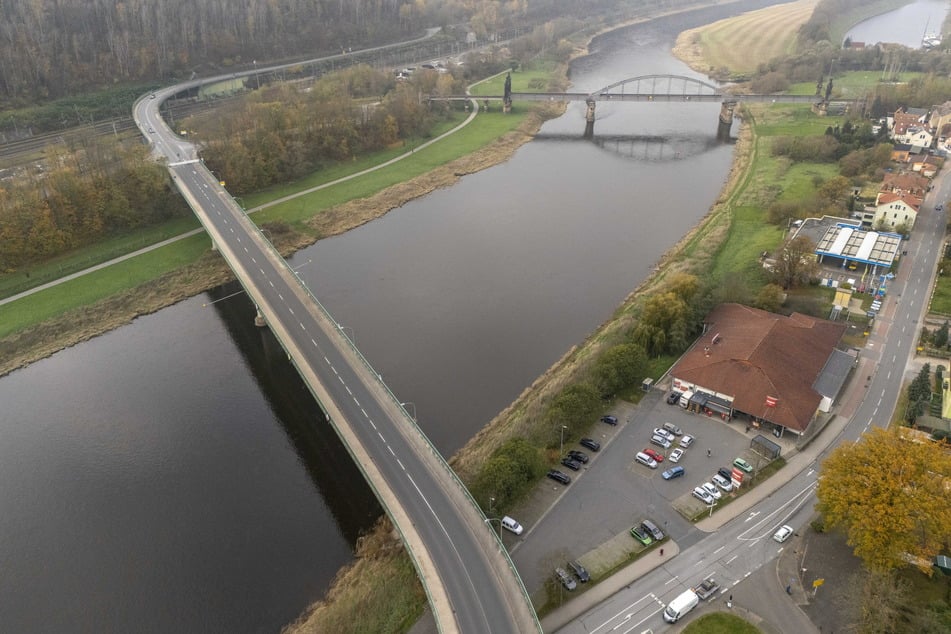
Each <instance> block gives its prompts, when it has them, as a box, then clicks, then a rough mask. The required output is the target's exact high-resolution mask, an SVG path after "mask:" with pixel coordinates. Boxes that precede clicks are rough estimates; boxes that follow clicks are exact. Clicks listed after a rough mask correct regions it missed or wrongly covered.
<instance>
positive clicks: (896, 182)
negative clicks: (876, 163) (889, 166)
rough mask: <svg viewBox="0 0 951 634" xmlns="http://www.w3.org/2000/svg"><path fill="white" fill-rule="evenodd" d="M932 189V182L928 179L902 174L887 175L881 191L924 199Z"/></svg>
mask: <svg viewBox="0 0 951 634" xmlns="http://www.w3.org/2000/svg"><path fill="white" fill-rule="evenodd" d="M930 187H931V181H929V180H928V179H927V178H924V177H923V176H920V175H918V174H912V173H909V172H901V173H898V174H894V173H892V174H885V180H884V181H882V186H881V188H880V189H879V191H882V192H891V193H893V194H911V195H912V196H915V197H917V198H924V197H925V194H926V193H927V192H928V189H929V188H930Z"/></svg>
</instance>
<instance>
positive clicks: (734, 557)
mask: <svg viewBox="0 0 951 634" xmlns="http://www.w3.org/2000/svg"><path fill="white" fill-rule="evenodd" d="M753 543H754V544H755V543H756V542H753ZM737 557H739V555H733V556H732V557H730V558H729V559H727V560H726V561H724V562H723V563H724V565H727V566H729V565H730V564H732V563H733V562H734V561H735V560H736V558H737Z"/></svg>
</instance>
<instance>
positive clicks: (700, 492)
mask: <svg viewBox="0 0 951 634" xmlns="http://www.w3.org/2000/svg"><path fill="white" fill-rule="evenodd" d="M693 496H694V497H695V498H697V499H698V500H700V501H701V502H703V503H704V504H713V503H714V502H715V501H716V500H714V499H713V498H712V497H710V494H709V493H707V490H706V489H704V488H703V487H697V488H695V489H694V490H693Z"/></svg>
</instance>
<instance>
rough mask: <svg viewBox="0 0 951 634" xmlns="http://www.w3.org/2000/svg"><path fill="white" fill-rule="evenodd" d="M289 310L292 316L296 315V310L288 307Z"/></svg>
mask: <svg viewBox="0 0 951 634" xmlns="http://www.w3.org/2000/svg"><path fill="white" fill-rule="evenodd" d="M287 310H289V311H290V312H291V314H292V315H293V314H294V309H293V308H291V307H290V306H288V307H287Z"/></svg>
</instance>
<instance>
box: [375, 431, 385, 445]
mask: <svg viewBox="0 0 951 634" xmlns="http://www.w3.org/2000/svg"><path fill="white" fill-rule="evenodd" d="M376 435H377V436H379V437H380V440H382V441H383V442H384V443H385V442H386V438H384V437H383V434H381V433H380V432H376Z"/></svg>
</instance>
